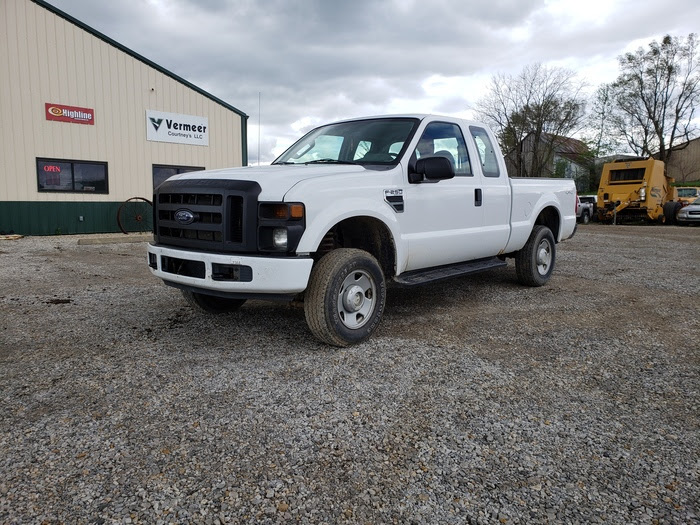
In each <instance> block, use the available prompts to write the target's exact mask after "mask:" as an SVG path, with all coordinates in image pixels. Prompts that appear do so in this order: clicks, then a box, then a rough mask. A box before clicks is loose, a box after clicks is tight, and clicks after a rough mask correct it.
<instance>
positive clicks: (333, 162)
mask: <svg viewBox="0 0 700 525" xmlns="http://www.w3.org/2000/svg"><path fill="white" fill-rule="evenodd" d="M304 164H357V162H353V161H351V160H336V159H317V160H310V161H308V162H305V163H304Z"/></svg>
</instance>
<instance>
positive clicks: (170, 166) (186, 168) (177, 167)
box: [151, 164, 207, 191]
mask: <svg viewBox="0 0 700 525" xmlns="http://www.w3.org/2000/svg"><path fill="white" fill-rule="evenodd" d="M156 168H165V169H175V170H177V172H176V173H175V175H180V174H181V173H190V172H192V171H204V170H206V169H207V168H206V167H204V166H182V165H173V164H151V184H153V191H156V188H157V187H158V186H160V184H159V185H158V186H156V181H155V178H154V177H155V174H154V173H153V171H154V170H155V169H156ZM180 170H184V171H180ZM172 176H173V175H171V177H172ZM168 178H170V177H168ZM165 180H168V179H165ZM165 180H164V181H163V182H165ZM161 184H162V182H161Z"/></svg>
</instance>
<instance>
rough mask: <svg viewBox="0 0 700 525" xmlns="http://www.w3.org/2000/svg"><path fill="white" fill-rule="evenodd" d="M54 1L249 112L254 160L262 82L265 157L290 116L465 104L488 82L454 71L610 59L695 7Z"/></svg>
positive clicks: (289, 130) (683, 3) (511, 0)
mask: <svg viewBox="0 0 700 525" xmlns="http://www.w3.org/2000/svg"><path fill="white" fill-rule="evenodd" d="M51 2H52V3H53V4H54V5H56V6H57V7H58V8H59V9H62V10H64V11H66V12H67V13H68V14H70V15H72V16H74V17H75V18H78V19H79V20H81V21H83V22H85V23H86V24H88V25H90V26H92V27H94V28H95V29H97V30H98V31H101V32H103V33H105V34H106V35H107V36H109V37H111V38H113V39H114V40H117V41H118V42H120V43H122V44H123V45H125V46H127V47H129V48H131V49H133V50H134V51H136V52H137V53H140V54H142V55H144V56H146V57H147V58H149V59H151V60H153V61H154V62H156V63H158V64H161V65H162V66H163V67H165V68H167V69H169V70H171V71H173V72H174V73H176V74H178V75H180V76H182V77H184V78H186V79H188V80H190V81H191V82H193V83H195V84H196V85H198V86H200V87H202V88H203V89H206V90H207V91H209V92H211V93H212V94H214V95H216V96H218V97H220V98H222V99H223V100H226V101H227V102H229V103H230V104H232V105H234V106H236V107H237V108H239V109H241V110H242V111H244V112H246V113H248V114H249V115H250V117H251V118H250V121H249V123H250V125H251V132H250V133H249V145H250V148H249V149H250V159H251V160H252V159H257V150H258V144H257V128H255V126H257V124H258V94H259V93H261V94H262V97H261V98H262V105H261V108H262V123H263V130H262V133H261V136H262V144H261V145H260V151H261V157H262V160H263V161H264V162H269V161H270V160H272V159H273V158H274V156H275V154H274V153H273V148H275V147H276V148H277V149H279V147H280V145H281V144H282V143H284V142H285V141H290V140H292V139H293V138H294V137H295V136H296V135H298V129H295V128H294V127H293V124H294V123H297V122H300V121H302V120H303V119H305V118H308V119H309V121H310V122H324V121H328V120H333V119H335V118H344V117H350V116H360V115H365V114H380V113H386V112H387V108H390V107H393V106H396V104H397V101H415V104H414V105H413V106H411V107H412V108H413V109H412V110H413V111H417V112H434V113H459V112H463V111H465V110H466V109H467V108H468V107H469V106H470V104H472V103H473V102H474V101H475V100H476V99H478V98H479V97H480V96H481V93H476V92H466V93H462V92H459V91H458V87H457V86H458V85H461V84H460V83H459V82H458V81H457V80H456V79H467V80H468V79H470V78H477V77H478V78H481V77H483V76H484V75H486V78H487V77H488V75H490V74H493V73H496V72H498V71H503V72H517V71H519V70H520V69H521V68H522V67H523V66H524V65H525V64H528V63H532V62H544V63H547V62H550V61H562V60H569V61H572V62H573V63H574V64H578V63H580V64H590V63H591V62H592V61H593V59H596V60H599V61H601V62H607V63H608V64H609V63H610V61H613V62H614V61H615V58H616V56H617V55H619V54H620V53H622V52H623V51H624V48H625V46H626V45H627V44H628V43H629V42H631V41H633V40H635V39H651V38H653V37H656V36H657V35H658V34H662V33H663V32H672V33H674V34H677V35H679V36H680V35H685V34H687V33H689V32H691V31H692V30H693V28H689V25H691V24H693V23H696V21H697V20H700V6H698V5H696V4H697V2H695V1H694V0H669V1H667V2H665V3H664V4H663V6H661V5H660V4H659V5H656V4H653V3H647V5H640V4H639V3H638V2H634V3H632V2H630V1H629V0H618V1H612V3H610V2H607V3H606V4H605V5H606V6H608V5H611V6H613V9H611V10H609V11H606V12H607V14H605V15H601V16H600V17H599V18H597V17H595V16H593V17H588V21H587V22H584V23H582V24H577V23H576V21H577V20H576V16H575V15H574V14H570V15H568V16H567V8H564V9H563V13H562V12H557V11H556V10H555V11H552V10H551V9H549V8H548V6H546V5H545V2H544V0H527V1H522V0H491V1H490V2H478V3H476V2H465V1H463V0H432V1H430V2H426V1H422V0H383V1H378V0H355V1H353V2H329V1H327V0H298V1H295V2H288V1H286V0H171V1H167V0H160V1H159V0H151V1H144V0H121V1H120V2H94V1H93V0H51ZM594 3H595V2H594ZM590 9H595V7H594V6H591V7H590ZM659 20H663V21H664V26H666V27H668V30H666V31H664V28H661V27H660V24H659ZM574 68H575V66H574ZM434 75H438V76H441V77H446V78H448V79H452V80H450V81H448V82H447V85H448V86H447V87H449V84H450V82H452V83H453V84H454V88H453V90H452V92H449V93H446V94H445V95H429V94H428V93H426V91H425V89H424V87H423V86H424V83H425V82H426V80H427V79H428V78H430V77H431V76H434ZM482 87H485V86H482ZM405 106H406V104H403V106H402V107H405ZM253 128H255V129H253Z"/></svg>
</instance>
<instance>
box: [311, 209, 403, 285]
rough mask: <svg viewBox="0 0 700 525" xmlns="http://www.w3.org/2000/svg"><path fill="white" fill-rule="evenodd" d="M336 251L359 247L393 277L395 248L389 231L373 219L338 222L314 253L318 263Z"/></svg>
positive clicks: (363, 218) (353, 218) (315, 260)
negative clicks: (326, 255) (329, 253)
mask: <svg viewBox="0 0 700 525" xmlns="http://www.w3.org/2000/svg"><path fill="white" fill-rule="evenodd" d="M336 248H358V249H360V250H365V251H366V252H369V253H371V254H372V256H374V258H375V259H377V261H378V262H379V265H380V266H381V268H382V271H383V272H384V275H386V276H392V275H394V265H395V261H396V248H395V246H394V239H393V237H392V236H391V232H390V231H389V228H387V226H386V225H385V224H384V223H383V222H382V221H380V220H378V219H375V218H373V217H352V218H350V219H345V220H344V221H341V222H339V223H338V224H336V225H335V226H333V228H331V229H330V230H328V232H326V234H325V235H324V236H323V239H322V240H321V244H319V246H318V250H317V251H316V252H314V253H313V254H312V257H313V259H314V262H318V261H319V260H320V259H321V257H323V256H324V255H325V254H327V253H328V252H330V251H332V250H335V249H336Z"/></svg>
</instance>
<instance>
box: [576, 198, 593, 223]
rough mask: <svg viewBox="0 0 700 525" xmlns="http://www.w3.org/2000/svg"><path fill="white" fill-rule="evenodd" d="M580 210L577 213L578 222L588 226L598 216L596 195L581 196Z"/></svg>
mask: <svg viewBox="0 0 700 525" xmlns="http://www.w3.org/2000/svg"><path fill="white" fill-rule="evenodd" d="M578 199H579V204H578V210H577V211H576V220H578V222H581V223H583V224H588V223H589V222H590V221H591V219H593V217H595V214H596V200H597V197H596V196H595V195H579V197H578Z"/></svg>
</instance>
